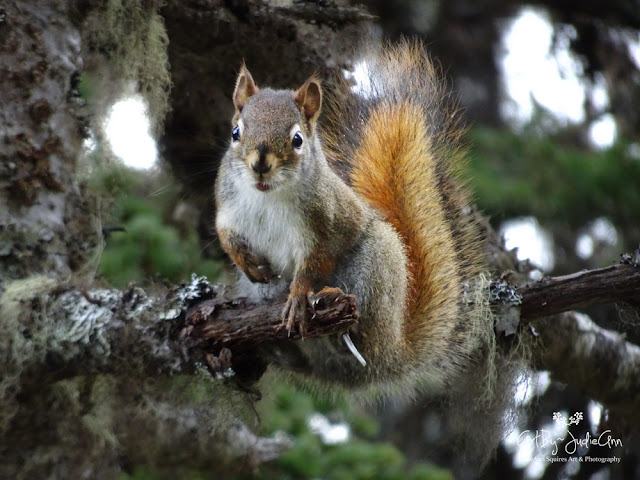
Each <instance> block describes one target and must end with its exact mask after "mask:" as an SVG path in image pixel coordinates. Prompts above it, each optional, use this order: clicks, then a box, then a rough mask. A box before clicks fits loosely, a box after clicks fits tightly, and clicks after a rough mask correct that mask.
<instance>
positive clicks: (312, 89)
mask: <svg viewBox="0 0 640 480" xmlns="http://www.w3.org/2000/svg"><path fill="white" fill-rule="evenodd" d="M293 99H294V100H295V102H296V103H297V104H298V106H299V107H300V109H301V110H302V113H303V114H304V116H305V118H306V119H307V121H309V122H312V121H314V120H315V119H316V118H317V117H318V115H319V114H320V107H321V106H322V89H321V88H320V80H318V79H317V78H316V77H311V78H309V79H308V80H307V81H306V82H304V85H302V86H301V87H300V88H299V89H298V90H297V91H296V92H295V93H294V94H293Z"/></svg>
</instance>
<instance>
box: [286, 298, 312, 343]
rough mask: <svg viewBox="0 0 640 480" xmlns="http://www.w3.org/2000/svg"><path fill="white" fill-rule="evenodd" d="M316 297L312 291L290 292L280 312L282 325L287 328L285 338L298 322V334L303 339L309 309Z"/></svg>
mask: <svg viewBox="0 0 640 480" xmlns="http://www.w3.org/2000/svg"><path fill="white" fill-rule="evenodd" d="M315 299H316V296H315V294H314V293H313V291H308V292H304V291H302V292H298V293H295V292H291V294H290V295H289V298H288V299H287V303H286V305H285V306H284V310H283V311H282V323H283V324H284V325H286V327H287V336H289V337H290V336H291V329H292V328H293V325H294V323H295V321H296V319H297V320H298V333H299V334H300V337H301V338H304V331H305V327H306V323H307V321H308V320H309V308H310V307H313V304H314V302H315Z"/></svg>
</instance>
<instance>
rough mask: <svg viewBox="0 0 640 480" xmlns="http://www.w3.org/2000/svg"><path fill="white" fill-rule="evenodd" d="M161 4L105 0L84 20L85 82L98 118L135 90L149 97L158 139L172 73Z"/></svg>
mask: <svg viewBox="0 0 640 480" xmlns="http://www.w3.org/2000/svg"><path fill="white" fill-rule="evenodd" d="M160 5H161V2H159V1H154V0H151V1H144V0H104V1H103V2H102V3H101V5H100V6H99V7H98V8H96V9H94V10H93V11H92V12H91V13H90V14H89V15H88V17H87V19H86V20H85V23H84V25H83V35H84V38H85V45H86V52H85V57H87V58H88V60H89V61H88V62H87V71H86V72H85V77H84V78H83V81H82V82H81V84H82V85H83V86H84V88H83V92H84V93H85V94H89V95H91V98H90V102H91V104H92V107H93V109H94V112H93V113H94V115H95V118H96V120H97V121H98V122H100V121H101V120H102V118H104V116H105V115H106V114H107V113H108V112H107V111H106V110H107V109H108V108H109V107H110V106H111V105H112V104H113V102H114V101H115V100H117V99H118V98H119V97H121V96H123V95H125V94H131V93H135V92H136V91H137V92H140V93H141V94H142V95H143V97H144V98H145V100H146V101H147V105H148V114H149V118H150V120H151V125H152V131H153V133H154V134H155V136H156V137H157V136H158V135H159V134H160V133H161V132H162V128H163V124H164V118H165V117H166V114H167V112H168V110H169V92H170V90H171V77H170V74H169V64H168V57H167V45H168V44H169V39H168V37H167V32H166V30H165V27H164V21H163V19H162V17H161V16H160V15H159V14H158V10H159V8H160ZM132 90H133V91H132Z"/></svg>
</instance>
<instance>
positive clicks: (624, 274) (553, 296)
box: [518, 252, 640, 323]
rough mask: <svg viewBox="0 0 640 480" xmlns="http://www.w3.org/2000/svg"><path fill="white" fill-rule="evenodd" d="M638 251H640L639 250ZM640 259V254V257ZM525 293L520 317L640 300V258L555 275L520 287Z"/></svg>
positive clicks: (526, 319)
mask: <svg viewBox="0 0 640 480" xmlns="http://www.w3.org/2000/svg"><path fill="white" fill-rule="evenodd" d="M636 255H640V253H638V252H636ZM638 258H639V259H640V257H638ZM518 293H519V294H520V295H521V296H522V303H521V305H520V318H521V319H522V320H523V321H524V323H528V322H529V321H530V320H531V319H534V318H538V317H544V316H548V315H554V314H557V313H561V312H566V311H568V310H576V309H581V308H586V307H591V306H594V305H603V304H607V303H615V302H619V301H628V302H638V301H640V262H639V261H638V260H637V259H636V260H635V262H632V261H629V262H628V263H620V264H618V265H613V266H611V267H606V268H600V269H597V270H589V271H586V272H579V273H574V274H571V275H564V276H561V277H551V278H545V279H542V280H541V281H539V282H536V283H533V284H531V285H527V286H526V287H523V288H521V289H518Z"/></svg>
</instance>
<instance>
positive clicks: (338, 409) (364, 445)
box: [236, 381, 453, 480]
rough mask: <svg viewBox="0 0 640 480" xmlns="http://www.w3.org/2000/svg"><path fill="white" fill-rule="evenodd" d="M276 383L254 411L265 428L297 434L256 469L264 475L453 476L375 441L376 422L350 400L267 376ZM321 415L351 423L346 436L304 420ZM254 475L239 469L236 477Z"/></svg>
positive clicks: (425, 479)
mask: <svg viewBox="0 0 640 480" xmlns="http://www.w3.org/2000/svg"><path fill="white" fill-rule="evenodd" d="M270 386H271V388H273V389H274V391H273V392H271V393H270V395H269V397H268V398H266V399H265V400H264V401H263V402H261V404H259V405H258V406H257V407H258V411H259V414H260V418H261V419H262V421H263V430H264V432H263V433H264V434H266V435H269V434H272V433H273V432H275V431H278V430H280V431H285V432H287V433H289V434H292V435H294V436H295V439H296V440H295V445H294V447H293V449H291V450H289V451H288V452H286V453H285V454H284V455H283V456H282V457H281V458H279V459H278V460H276V461H275V462H273V463H271V464H268V465H264V466H262V467H261V469H260V472H259V473H260V474H259V477H260V478H264V479H274V480H275V479H283V480H286V479H313V478H327V479H335V480H342V479H344V480H366V479H380V480H396V479H397V480H402V479H409V480H430V479H431V480H436V479H443V480H444V479H451V478H453V477H452V475H451V473H449V472H448V471H447V470H442V469H440V468H437V467H435V466H433V465H430V464H426V463H420V464H417V465H414V466H412V467H409V466H408V465H407V460H406V458H405V456H404V455H403V454H402V452H400V450H398V449H397V448H396V447H394V446H393V445H391V444H389V443H386V442H379V441H376V440H375V438H376V435H377V433H378V431H379V425H378V423H377V421H376V420H374V419H373V418H372V417H370V416H369V415H367V414H366V413H363V412H362V411H361V410H359V409H358V408H357V406H356V405H353V403H349V402H347V401H345V400H344V399H343V400H339V401H337V402H336V403H334V402H330V401H327V400H325V399H323V398H318V397H316V396H312V395H310V394H307V393H303V392H300V391H298V390H295V389H294V388H293V387H290V386H288V385H283V384H282V382H275V381H274V382H270ZM314 412H318V413H321V414H323V415H325V416H326V417H327V418H328V419H329V421H330V422H332V424H336V423H342V422H344V423H346V424H347V425H348V426H349V428H350V436H349V440H348V441H347V442H344V443H337V444H333V445H331V444H326V443H324V442H323V439H322V438H321V436H319V435H317V434H316V433H313V432H312V430H311V429H310V427H309V424H308V421H309V417H310V415H311V414H312V413H314ZM249 478H253V477H251V476H247V475H238V476H237V477H236V479H237V480H244V479H249Z"/></svg>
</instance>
